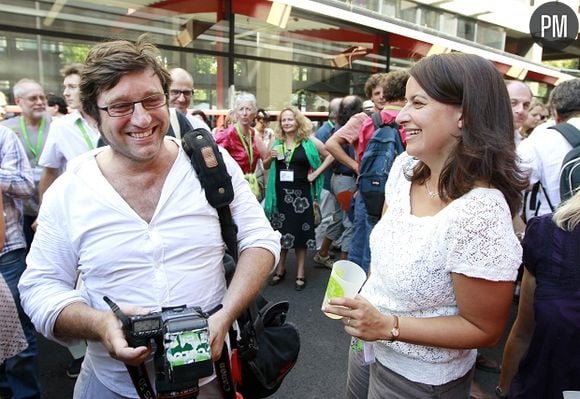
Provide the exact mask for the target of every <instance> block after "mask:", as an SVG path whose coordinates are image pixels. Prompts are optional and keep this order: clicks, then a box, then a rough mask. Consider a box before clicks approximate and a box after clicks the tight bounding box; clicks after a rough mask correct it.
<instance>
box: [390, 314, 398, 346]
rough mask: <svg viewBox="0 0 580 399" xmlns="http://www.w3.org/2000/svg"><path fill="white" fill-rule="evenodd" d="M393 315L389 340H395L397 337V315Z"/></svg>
mask: <svg viewBox="0 0 580 399" xmlns="http://www.w3.org/2000/svg"><path fill="white" fill-rule="evenodd" d="M392 316H393V328H391V339H389V341H390V342H395V341H396V340H397V339H398V338H399V333H400V331H399V316H396V315H392Z"/></svg>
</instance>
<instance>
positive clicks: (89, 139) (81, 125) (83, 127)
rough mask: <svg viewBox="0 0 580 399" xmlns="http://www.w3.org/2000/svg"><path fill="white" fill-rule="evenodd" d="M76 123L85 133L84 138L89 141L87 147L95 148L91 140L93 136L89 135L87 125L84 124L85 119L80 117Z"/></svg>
mask: <svg viewBox="0 0 580 399" xmlns="http://www.w3.org/2000/svg"><path fill="white" fill-rule="evenodd" d="M75 125H77V127H78V128H79V130H80V131H81V133H82V134H83V138H84V139H85V141H86V142H87V147H89V150H94V149H95V145H94V144H93V142H92V141H91V138H90V137H89V134H88V133H87V129H85V125H83V121H82V120H81V118H79V119H77V120H76V121H75Z"/></svg>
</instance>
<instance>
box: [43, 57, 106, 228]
mask: <svg viewBox="0 0 580 399" xmlns="http://www.w3.org/2000/svg"><path fill="white" fill-rule="evenodd" d="M82 68H83V65H82V64H73V65H70V66H68V67H65V68H63V69H62V70H61V71H60V72H61V74H62V75H63V78H64V81H63V85H64V89H63V96H64V98H65V100H66V102H67V104H68V106H69V107H70V108H71V109H72V110H73V112H71V113H70V114H67V115H65V116H63V117H62V118H57V119H55V120H54V121H53V123H52V125H51V127H50V129H49V131H48V137H47V138H46V144H45V145H44V149H43V150H42V154H41V155H40V159H39V161H38V164H39V165H40V166H42V167H43V170H42V176H41V177H40V183H39V185H38V194H39V198H40V201H41V202H42V197H43V196H44V193H45V191H46V190H47V189H48V187H50V186H51V185H52V183H53V182H54V181H55V180H56V178H57V177H58V176H59V175H60V174H61V173H62V172H63V171H64V169H65V167H66V166H67V163H68V162H69V161H70V160H71V159H73V158H75V157H76V156H78V155H80V154H82V153H85V152H87V151H90V150H93V149H94V148H95V147H96V146H97V143H98V141H99V137H100V134H99V131H98V129H97V127H96V124H95V121H94V120H93V119H92V118H91V117H90V116H89V115H87V114H86V113H85V112H84V111H83V110H82V109H81V107H80V105H81V102H80V91H79V83H80V74H81V71H82ZM35 227H36V226H35Z"/></svg>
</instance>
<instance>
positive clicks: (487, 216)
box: [361, 153, 522, 385]
mask: <svg viewBox="0 0 580 399" xmlns="http://www.w3.org/2000/svg"><path fill="white" fill-rule="evenodd" d="M416 162H417V161H416V160H415V159H413V158H412V157H410V156H409V155H408V154H407V153H403V154H401V155H400V156H399V157H398V158H397V159H396V160H395V163H394V164H393V167H392V169H391V173H390V174H389V179H388V181H387V185H386V187H385V194H386V198H385V201H386V203H387V204H388V209H387V212H386V213H385V215H383V217H382V218H381V219H380V221H379V222H378V223H377V225H376V227H375V228H374V229H373V230H372V232H371V236H370V248H371V271H372V272H371V275H370V277H369V279H368V281H367V283H366V284H365V286H364V287H363V289H362V292H361V295H363V296H364V297H365V298H367V299H368V300H369V301H370V302H371V303H372V304H373V305H374V306H376V307H377V309H378V310H379V311H380V312H381V313H383V314H385V315H392V314H395V315H399V316H402V317H415V318H420V317H436V316H448V315H456V314H458V308H457V301H456V298H455V293H454V291H453V283H452V275H451V273H461V274H464V275H466V276H469V277H475V278H482V279H486V280H492V281H513V280H515V279H516V275H517V271H518V267H519V265H520V262H521V256H522V249H521V246H520V244H519V243H518V240H517V238H516V236H515V234H514V233H513V228H512V222H511V216H510V211H509V207H508V205H507V203H506V201H505V199H504V197H503V195H502V193H501V192H500V191H498V190H495V189H485V188H476V189H473V190H472V191H470V192H468V193H467V194H465V195H464V196H462V197H461V198H459V199H456V200H454V201H452V202H451V203H450V204H449V205H448V206H447V207H445V208H444V209H443V210H441V211H440V212H439V213H437V214H436V215H435V216H426V217H417V216H414V215H412V214H411V206H410V196H409V193H410V188H411V182H410V181H408V180H407V179H406V178H405V177H404V175H403V170H408V171H409V172H410V171H411V169H412V167H413V165H415V163H416ZM403 328H404V327H403ZM476 352H477V351H476V350H475V349H470V350H457V349H444V348H436V347H428V346H421V345H413V344H408V343H404V342H393V343H391V342H387V341H377V342H376V343H375V354H376V358H377V360H378V361H379V362H380V363H381V364H383V365H384V366H386V367H388V368H389V369H391V370H392V371H394V372H396V373H398V374H400V375H402V376H404V377H406V378H407V379H409V380H411V381H416V382H420V383H423V384H430V385H441V384H445V383H447V382H449V381H452V380H455V379H457V378H459V377H462V376H463V375H465V373H467V372H468V371H469V370H470V369H471V368H472V367H473V364H474V362H475V357H476Z"/></svg>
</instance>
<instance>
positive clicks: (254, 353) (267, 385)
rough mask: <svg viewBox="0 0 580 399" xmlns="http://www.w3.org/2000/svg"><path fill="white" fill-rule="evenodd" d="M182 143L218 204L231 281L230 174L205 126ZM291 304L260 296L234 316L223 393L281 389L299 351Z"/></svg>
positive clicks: (221, 370) (258, 394) (259, 394)
mask: <svg viewBox="0 0 580 399" xmlns="http://www.w3.org/2000/svg"><path fill="white" fill-rule="evenodd" d="M182 146H183V149H184V151H185V152H186V154H187V155H188V156H189V157H190V159H191V164H192V166H193V168H194V169H195V171H196V172H197V174H198V176H199V180H200V183H201V186H202V187H203V189H204V191H205V195H206V198H207V200H208V202H209V203H210V205H211V206H213V207H214V208H216V210H217V212H218V215H219V220H220V225H221V232H222V238H223V240H224V242H225V244H226V247H227V251H226V255H225V256H224V268H225V269H226V280H227V281H228V283H229V281H230V280H231V277H232V276H233V274H234V271H235V264H236V261H237V253H238V247H237V231H238V229H237V226H236V224H235V222H234V220H233V218H232V214H231V211H230V206H229V204H230V203H231V202H232V200H233V199H234V190H233V186H232V181H231V176H230V175H229V174H228V171H227V169H226V166H225V163H224V161H223V157H222V154H221V153H220V152H219V150H218V147H217V144H216V143H215V140H214V139H213V137H212V136H211V134H210V133H209V132H208V131H206V130H205V129H195V130H191V131H186V132H185V133H184V134H183V135H182ZM288 309H289V303H288V302H287V301H281V302H270V301H268V300H267V299H266V298H264V297H263V296H262V295H258V296H257V297H256V299H255V300H254V301H253V302H252V303H251V304H250V306H249V308H248V309H246V311H244V312H243V313H242V315H241V316H240V317H239V318H238V319H237V322H238V325H239V329H240V331H239V337H237V333H236V331H234V330H233V328H231V329H230V332H229V336H230V341H231V345H232V360H231V365H230V359H229V355H228V350H227V346H225V344H224V350H223V351H222V357H221V358H220V360H219V361H217V362H216V364H215V370H216V373H217V375H218V380H219V382H220V386H221V388H222V391H223V394H224V397H225V398H227V399H229V398H232V399H233V398H236V397H239V396H236V386H237V391H238V392H239V393H241V394H242V395H243V396H244V397H245V398H248V399H250V398H265V397H268V396H270V395H272V394H274V393H275V392H276V391H277V390H278V388H280V386H281V384H282V382H283V380H284V378H285V377H286V375H287V374H288V373H289V372H290V370H292V368H293V367H294V365H295V364H296V361H297V359H298V353H299V352H300V336H299V334H298V329H297V328H296V326H294V325H293V324H291V323H288V322H286V314H287V313H288Z"/></svg>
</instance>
